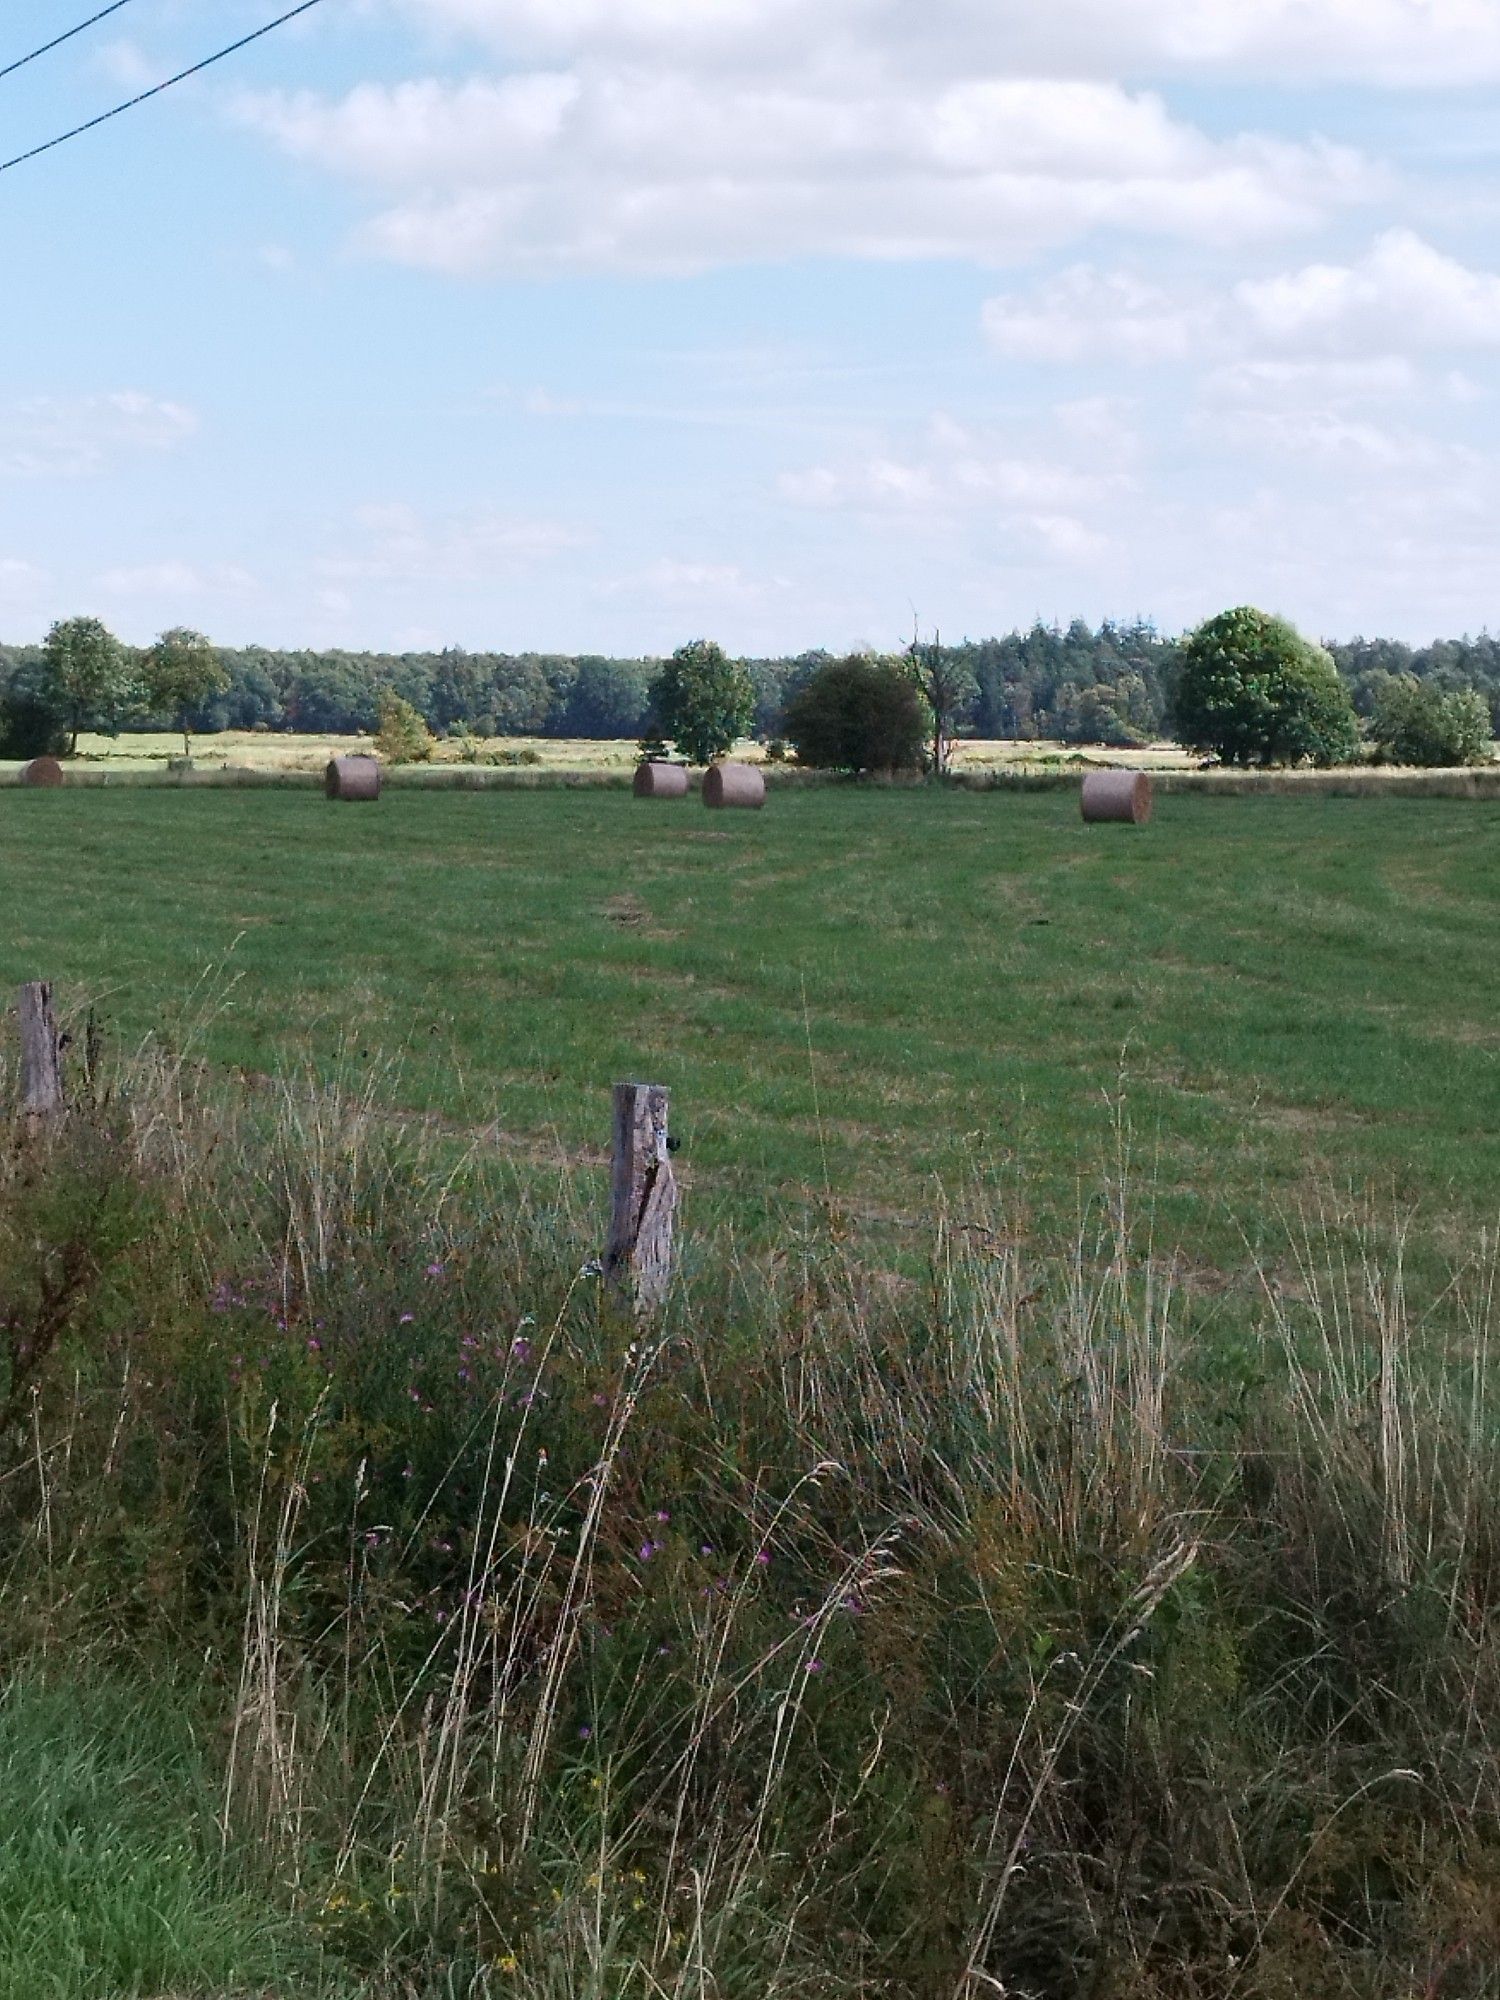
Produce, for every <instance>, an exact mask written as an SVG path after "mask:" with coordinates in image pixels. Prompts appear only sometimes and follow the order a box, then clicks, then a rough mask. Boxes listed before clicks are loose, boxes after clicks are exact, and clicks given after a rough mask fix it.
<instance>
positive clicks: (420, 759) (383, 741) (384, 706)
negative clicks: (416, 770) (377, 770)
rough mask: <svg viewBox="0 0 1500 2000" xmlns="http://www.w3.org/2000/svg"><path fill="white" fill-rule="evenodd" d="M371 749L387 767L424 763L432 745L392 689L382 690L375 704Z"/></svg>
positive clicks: (423, 725) (413, 712)
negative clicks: (376, 722)
mask: <svg viewBox="0 0 1500 2000" xmlns="http://www.w3.org/2000/svg"><path fill="white" fill-rule="evenodd" d="M378 717H379V727H378V729H377V730H376V734H375V748H376V750H377V751H378V752H379V753H380V755H381V757H383V758H384V760H385V762H386V763H387V764H425V763H427V762H428V761H429V760H430V759H431V757H432V753H433V750H434V749H435V748H436V745H435V744H434V742H433V739H432V732H431V731H430V730H429V729H428V727H427V724H426V723H425V722H424V721H423V720H422V718H421V716H420V715H419V714H418V713H417V711H416V709H414V708H413V707H412V705H411V703H410V702H409V701H405V700H403V699H402V697H401V696H400V695H399V694H397V693H396V690H395V689H394V688H383V689H382V690H381V694H380V703H379V711H378Z"/></svg>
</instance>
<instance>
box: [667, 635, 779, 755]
mask: <svg viewBox="0 0 1500 2000" xmlns="http://www.w3.org/2000/svg"><path fill="white" fill-rule="evenodd" d="M754 720H755V684H754V682H753V681H752V680H751V678H750V674H749V670H748V669H747V668H746V666H745V664H744V662H743V661H742V660H731V659H730V658H729V657H728V656H727V654H726V653H725V651H724V649H723V647H722V646H718V645H715V643H714V641H713V640H712V639H694V640H693V641H692V642H691V644H689V645H686V646H679V647H678V648H677V651H676V652H675V653H674V654H673V655H672V657H671V659H670V660H668V661H667V663H666V665H665V666H664V667H663V668H662V670H661V672H660V673H659V674H658V675H657V677H656V679H655V681H654V682H653V683H652V686H651V712H650V716H649V718H648V720H647V724H646V730H647V734H646V736H645V737H644V738H643V739H642V744H641V748H642V752H643V753H644V754H646V755H650V754H652V753H653V751H654V749H655V746H656V745H657V744H658V743H660V741H661V740H662V738H666V739H668V740H669V741H670V742H672V743H675V744H676V746H677V749H678V752H679V754H680V755H682V756H683V757H685V758H686V759H687V761H688V762H689V763H690V764H711V763H712V762H713V761H714V759H715V758H716V757H722V756H724V755H725V753H726V752H727V751H730V750H732V749H733V748H734V746H735V744H736V743H737V742H738V741H739V739H740V737H742V736H743V735H744V734H745V733H746V731H747V730H748V729H749V728H750V725H751V723H752V722H753V721H754Z"/></svg>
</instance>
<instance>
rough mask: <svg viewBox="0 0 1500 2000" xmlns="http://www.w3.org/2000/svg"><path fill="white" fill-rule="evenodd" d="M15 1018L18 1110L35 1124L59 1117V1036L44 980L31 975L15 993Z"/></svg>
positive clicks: (63, 1105)
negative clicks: (18, 1039) (18, 1047)
mask: <svg viewBox="0 0 1500 2000" xmlns="http://www.w3.org/2000/svg"><path fill="white" fill-rule="evenodd" d="M16 1020H17V1022H18V1023H19V1025H20V1029H21V1110H22V1113H23V1115H24V1116H25V1117H26V1119H27V1120H28V1122H29V1123H31V1124H33V1125H34V1124H38V1123H40V1122H41V1121H42V1120H44V1119H48V1118H56V1117H59V1116H60V1115H61V1114H62V1113H63V1112H64V1111H66V1110H67V1108H68V1106H67V1098H66V1097H65V1096H64V1094H63V1074H62V1037H61V1036H60V1035H59V1034H58V1031H57V1017H56V1016H55V1015H54V1013H53V1012H52V987H51V985H50V983H49V982H48V981H47V980H45V979H34V980H32V981H30V982H29V984H27V985H25V986H23V987H22V988H21V990H20V991H19V992H18V993H17V995H16Z"/></svg>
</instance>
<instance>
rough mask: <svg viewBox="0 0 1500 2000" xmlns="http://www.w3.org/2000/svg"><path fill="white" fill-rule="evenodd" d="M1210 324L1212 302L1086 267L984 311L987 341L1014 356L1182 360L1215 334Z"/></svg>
mask: <svg viewBox="0 0 1500 2000" xmlns="http://www.w3.org/2000/svg"><path fill="white" fill-rule="evenodd" d="M1214 322H1215V314H1214V311H1213V308H1212V306H1210V305H1207V304H1203V303H1198V302H1195V301H1193V300H1192V299H1190V298H1182V297H1176V296H1174V295H1173V294H1172V293H1171V292H1169V291H1166V290H1164V289H1163V288H1162V287H1161V286H1159V285H1155V284H1152V283H1151V282H1150V281H1149V280H1148V279H1145V278H1142V277H1139V276H1137V275H1136V274H1135V273H1133V272H1130V271H1099V270H1095V269H1094V268H1093V267H1092V266H1090V265H1087V264H1079V265H1075V266H1074V267H1073V269H1071V270H1068V271H1064V272H1062V273H1061V274H1060V275H1059V276H1058V277H1056V278H1055V279H1053V280H1052V281H1051V283H1050V284H1047V285H1043V286H1041V287H1040V288H1038V289H1036V290H1034V291H1032V292H1029V293H1022V292H1013V293H1007V294H1004V295H1002V296H1000V297H998V298H993V299H991V300H990V301H989V302H988V303H987V305H986V306H985V308H984V328H985V332H986V333H987V334H988V335H989V338H990V342H991V344H992V345H993V346H994V348H995V349H996V351H997V352H998V353H1001V354H1004V355H1006V356H1008V357H1010V358H1011V359H1013V360H1018V361H1057V362H1076V361H1089V360H1095V359H1100V358H1116V357H1117V358H1119V359H1120V360H1123V361H1132V362H1155V361H1185V360H1188V359H1190V358H1192V357H1193V356H1194V355H1195V353H1197V352H1199V351H1200V350H1201V349H1202V348H1203V347H1204V345H1205V344H1206V343H1208V342H1210V341H1212V340H1213V339H1214V338H1215V337H1216V327H1215V323H1214Z"/></svg>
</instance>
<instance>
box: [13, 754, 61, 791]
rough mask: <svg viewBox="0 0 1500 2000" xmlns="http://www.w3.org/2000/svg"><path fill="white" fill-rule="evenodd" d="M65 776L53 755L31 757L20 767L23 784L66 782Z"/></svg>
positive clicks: (59, 783)
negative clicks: (29, 760)
mask: <svg viewBox="0 0 1500 2000" xmlns="http://www.w3.org/2000/svg"><path fill="white" fill-rule="evenodd" d="M67 776H68V774H67V772H66V771H64V769H63V767H62V765H61V764H59V763H58V761H57V759H56V758H55V757H33V758H32V760H31V762H30V763H29V764H26V765H23V766H22V769H21V783H22V784H23V785H62V784H66V783H67Z"/></svg>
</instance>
